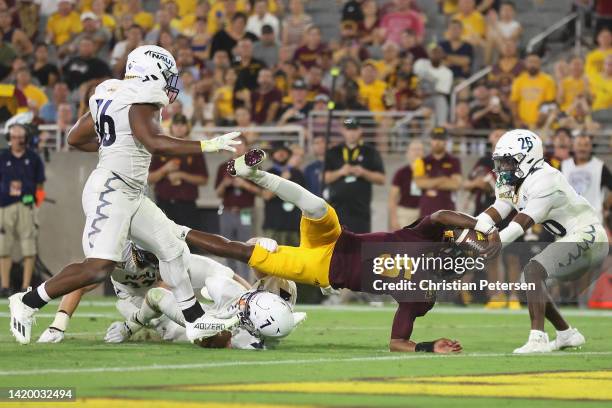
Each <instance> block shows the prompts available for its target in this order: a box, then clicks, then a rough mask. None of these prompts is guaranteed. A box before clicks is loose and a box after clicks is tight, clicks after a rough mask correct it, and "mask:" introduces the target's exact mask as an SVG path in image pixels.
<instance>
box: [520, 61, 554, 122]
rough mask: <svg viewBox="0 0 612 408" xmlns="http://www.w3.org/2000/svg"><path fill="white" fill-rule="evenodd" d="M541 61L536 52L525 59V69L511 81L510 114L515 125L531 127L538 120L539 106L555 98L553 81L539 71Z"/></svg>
mask: <svg viewBox="0 0 612 408" xmlns="http://www.w3.org/2000/svg"><path fill="white" fill-rule="evenodd" d="M541 65H542V61H541V60H540V57H539V56H538V55H537V54H533V53H532V54H529V55H528V56H527V58H526V60H525V68H526V71H525V72H523V73H522V74H521V75H519V76H518V77H517V78H516V79H515V80H514V82H513V83H512V94H511V97H510V99H511V102H512V116H513V118H514V124H515V126H516V127H519V128H520V127H522V128H532V127H534V126H535V125H536V123H537V121H538V111H539V107H540V105H541V104H542V103H544V102H551V101H554V100H555V96H556V89H555V81H554V80H553V79H552V77H551V76H550V75H548V74H545V73H544V72H541V71H540V68H541Z"/></svg>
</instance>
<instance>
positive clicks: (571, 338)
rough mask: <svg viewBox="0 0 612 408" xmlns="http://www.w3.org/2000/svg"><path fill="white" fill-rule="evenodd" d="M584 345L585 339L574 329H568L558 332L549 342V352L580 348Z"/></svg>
mask: <svg viewBox="0 0 612 408" xmlns="http://www.w3.org/2000/svg"><path fill="white" fill-rule="evenodd" d="M584 343H586V339H585V338H584V336H583V335H582V333H580V332H579V331H578V329H576V328H574V327H570V328H569V329H567V330H563V331H558V330H557V338H556V339H554V340H553V341H551V342H550V348H551V350H562V349H564V348H568V347H580V346H582V345H583V344H584Z"/></svg>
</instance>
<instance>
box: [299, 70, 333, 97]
mask: <svg viewBox="0 0 612 408" xmlns="http://www.w3.org/2000/svg"><path fill="white" fill-rule="evenodd" d="M305 79H306V86H307V87H308V89H307V90H308V94H307V95H306V99H307V100H308V102H313V101H314V99H315V97H316V96H317V95H321V94H323V95H329V89H327V88H326V87H324V86H323V85H322V84H321V82H322V81H323V69H322V68H321V67H320V66H318V65H313V66H312V67H310V69H308V73H307V75H306V78H305Z"/></svg>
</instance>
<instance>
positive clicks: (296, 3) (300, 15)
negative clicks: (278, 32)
mask: <svg viewBox="0 0 612 408" xmlns="http://www.w3.org/2000/svg"><path fill="white" fill-rule="evenodd" d="M311 24H312V17H310V16H309V15H308V14H306V13H304V3H303V0H289V14H288V15H287V16H285V18H284V19H283V31H282V33H283V35H282V43H283V45H288V46H290V47H292V48H293V49H296V48H297V47H298V46H299V45H300V44H301V43H302V38H303V36H304V33H305V32H306V28H307V27H308V26H310V25H311Z"/></svg>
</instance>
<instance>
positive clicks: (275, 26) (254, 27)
mask: <svg viewBox="0 0 612 408" xmlns="http://www.w3.org/2000/svg"><path fill="white" fill-rule="evenodd" d="M264 25H269V26H270V27H272V30H274V32H275V33H277V38H276V39H277V40H278V39H279V38H278V33H280V23H279V21H278V17H276V16H275V15H274V14H271V13H269V12H268V0H255V3H254V5H253V14H251V16H250V17H249V19H248V20H247V25H246V30H247V31H248V32H249V33H251V34H253V35H255V36H257V38H261V34H262V33H261V30H262V28H263V26H264Z"/></svg>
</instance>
